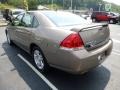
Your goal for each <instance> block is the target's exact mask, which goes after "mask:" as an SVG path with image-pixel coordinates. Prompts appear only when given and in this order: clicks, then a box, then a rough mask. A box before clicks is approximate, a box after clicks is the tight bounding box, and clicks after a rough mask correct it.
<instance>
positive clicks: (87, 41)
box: [71, 24, 110, 51]
mask: <svg viewBox="0 0 120 90" xmlns="http://www.w3.org/2000/svg"><path fill="white" fill-rule="evenodd" d="M71 31H76V32H79V35H80V36H81V38H82V40H83V43H84V47H85V48H86V49H87V50H88V51H90V50H93V49H96V48H98V47H100V46H102V45H104V44H106V43H107V42H108V41H109V35H110V32H109V28H108V24H94V25H88V26H87V27H80V28H79V27H77V28H72V29H71Z"/></svg>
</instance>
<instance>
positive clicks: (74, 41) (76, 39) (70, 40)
mask: <svg viewBox="0 0 120 90" xmlns="http://www.w3.org/2000/svg"><path fill="white" fill-rule="evenodd" d="M60 46H61V47H64V48H70V49H71V48H80V47H82V46H83V41H82V39H81V37H80V35H79V34H78V33H73V34H70V35H69V36H68V37H66V38H65V39H64V40H63V41H62V42H61V44H60Z"/></svg>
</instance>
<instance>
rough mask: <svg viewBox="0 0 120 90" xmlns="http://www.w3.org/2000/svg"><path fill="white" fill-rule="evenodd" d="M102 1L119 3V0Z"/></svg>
mask: <svg viewBox="0 0 120 90" xmlns="http://www.w3.org/2000/svg"><path fill="white" fill-rule="evenodd" d="M103 1H106V2H110V3H114V4H117V5H120V0H103Z"/></svg>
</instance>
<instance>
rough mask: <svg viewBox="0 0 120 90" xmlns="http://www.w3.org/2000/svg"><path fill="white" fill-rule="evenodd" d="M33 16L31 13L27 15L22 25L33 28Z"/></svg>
mask: <svg viewBox="0 0 120 90" xmlns="http://www.w3.org/2000/svg"><path fill="white" fill-rule="evenodd" d="M32 20H33V16H32V15H30V14H29V13H26V14H25V15H24V17H23V19H22V25H23V26H24V27H32Z"/></svg>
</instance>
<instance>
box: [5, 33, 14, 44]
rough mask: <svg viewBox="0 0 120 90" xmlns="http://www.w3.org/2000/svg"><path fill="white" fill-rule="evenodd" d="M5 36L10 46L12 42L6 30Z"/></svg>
mask: <svg viewBox="0 0 120 90" xmlns="http://www.w3.org/2000/svg"><path fill="white" fill-rule="evenodd" d="M6 38H7V42H8V44H9V45H10V46H12V45H13V42H12V40H11V39H10V36H9V34H8V32H6Z"/></svg>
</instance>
